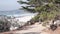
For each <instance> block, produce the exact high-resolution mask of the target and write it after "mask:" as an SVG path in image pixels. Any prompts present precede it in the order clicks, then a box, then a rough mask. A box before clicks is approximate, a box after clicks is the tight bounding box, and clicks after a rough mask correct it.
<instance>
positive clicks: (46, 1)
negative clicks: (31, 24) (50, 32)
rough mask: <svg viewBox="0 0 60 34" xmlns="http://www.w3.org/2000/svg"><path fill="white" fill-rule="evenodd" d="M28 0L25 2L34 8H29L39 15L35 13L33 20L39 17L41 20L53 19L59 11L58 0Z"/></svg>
mask: <svg viewBox="0 0 60 34" xmlns="http://www.w3.org/2000/svg"><path fill="white" fill-rule="evenodd" d="M28 1H29V2H28V3H25V4H27V5H30V6H29V7H35V8H34V9H31V10H33V11H35V12H39V15H37V16H36V17H35V18H34V20H36V19H37V20H38V19H39V18H40V19H42V20H51V19H54V18H55V17H56V15H58V14H59V13H60V0H28ZM22 2H23V1H22ZM20 3H21V2H20ZM25 8H26V7H25ZM27 9H29V8H27Z"/></svg>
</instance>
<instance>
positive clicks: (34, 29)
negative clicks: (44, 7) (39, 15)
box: [2, 24, 60, 34]
mask: <svg viewBox="0 0 60 34" xmlns="http://www.w3.org/2000/svg"><path fill="white" fill-rule="evenodd" d="M2 34H60V28H58V29H57V30H55V31H52V30H48V29H47V28H46V27H43V26H42V25H41V24H34V25H31V26H28V27H27V28H25V30H19V31H11V32H5V33H2Z"/></svg>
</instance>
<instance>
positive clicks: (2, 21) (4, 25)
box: [0, 16, 11, 32]
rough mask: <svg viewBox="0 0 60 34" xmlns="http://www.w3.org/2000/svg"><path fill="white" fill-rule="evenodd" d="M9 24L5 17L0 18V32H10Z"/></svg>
mask: <svg viewBox="0 0 60 34" xmlns="http://www.w3.org/2000/svg"><path fill="white" fill-rule="evenodd" d="M10 25H11V24H10V22H9V21H8V20H7V17H6V16H0V32H4V31H9V30H10Z"/></svg>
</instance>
